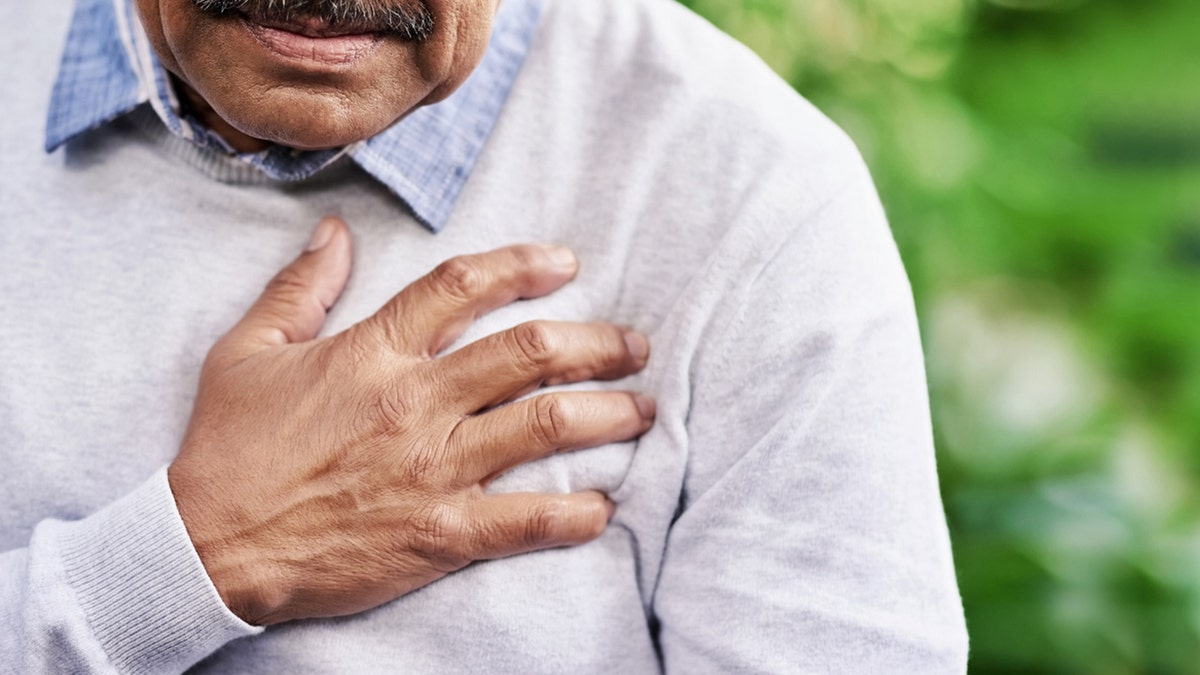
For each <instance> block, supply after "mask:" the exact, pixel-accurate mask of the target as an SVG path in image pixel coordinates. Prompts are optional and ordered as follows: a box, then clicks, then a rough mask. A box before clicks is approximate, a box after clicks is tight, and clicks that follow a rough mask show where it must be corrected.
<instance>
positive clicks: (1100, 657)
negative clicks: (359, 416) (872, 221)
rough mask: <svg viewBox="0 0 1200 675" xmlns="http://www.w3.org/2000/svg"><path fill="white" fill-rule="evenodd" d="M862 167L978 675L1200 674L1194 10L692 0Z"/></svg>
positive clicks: (1176, 4)
mask: <svg viewBox="0 0 1200 675" xmlns="http://www.w3.org/2000/svg"><path fill="white" fill-rule="evenodd" d="M680 1H681V2H683V4H685V5H687V6H689V7H691V8H692V9H694V10H696V11H697V12H699V13H700V14H702V15H704V16H706V17H708V18H709V19H710V20H711V21H713V22H714V23H716V24H717V25H718V26H720V27H721V28H723V29H724V30H726V31H727V32H729V33H731V34H733V35H734V36H735V37H737V38H738V39H740V40H741V41H743V42H745V43H746V44H748V45H749V46H750V47H752V48H753V49H754V50H755V51H757V52H758V53H759V54H760V55H761V56H762V57H763V58H764V59H765V60H766V61H767V62H768V63H769V64H770V65H771V66H772V67H774V68H775V70H776V71H777V72H778V73H779V74H780V75H781V76H783V77H784V78H785V79H787V80H788V81H789V82H790V83H791V84H792V85H793V86H794V87H795V88H796V89H797V90H799V91H800V92H801V93H802V94H803V95H804V96H805V97H807V98H808V99H810V100H811V101H813V102H814V103H816V104H817V106H818V107H820V108H821V109H822V110H824V111H825V112H826V113H827V114H828V115H829V116H830V117H832V118H833V119H834V120H835V121H837V122H838V123H839V124H841V125H842V127H843V128H845V129H846V130H847V131H848V132H849V133H850V135H851V136H852V137H853V138H854V139H855V140H856V141H857V143H858V145H859V148H860V149H861V150H862V152H863V154H864V155H865V156H866V158H867V162H868V164H870V166H871V167H872V171H873V173H874V175H875V179H876V182H877V184H878V186H879V190H880V193H881V194H882V197H883V201H884V204H885V205H886V207H887V209H888V213H889V216H890V219H891V222H892V229H893V231H894V232H895V236H896V240H897V242H898V244H899V246H900V250H901V253H902V255H903V257H904V260H905V262H906V264H907V266H908V271H909V275H910V277H911V278H912V282H913V287H914V292H915V294H916V300H917V307H918V310H919V313H920V318H921V323H922V329H923V334H924V339H925V351H926V358H927V363H928V372H929V379H930V388H931V393H932V401H933V416H934V426H935V429H936V436H937V445H938V455H939V456H938V461H939V471H940V475H941V481H942V495H943V499H944V501H945V506H946V511H947V516H948V519H949V523H950V530H951V537H952V540H953V544H954V555H955V562H956V565H957V568H958V580H959V585H960V588H961V590H962V594H963V602H964V605H965V608H966V615H967V623H968V628H969V630H970V633H971V662H970V669H971V672H972V673H1099V674H1109V673H1112V674H1124V673H1200V2H1197V0H1126V1H1118V0H743V1H742V2H740V3H738V2H731V0H680Z"/></svg>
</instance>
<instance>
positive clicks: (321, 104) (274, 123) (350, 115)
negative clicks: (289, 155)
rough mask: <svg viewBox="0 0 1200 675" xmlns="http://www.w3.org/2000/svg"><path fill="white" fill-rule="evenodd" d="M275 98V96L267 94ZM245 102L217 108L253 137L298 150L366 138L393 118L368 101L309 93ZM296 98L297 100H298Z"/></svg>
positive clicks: (323, 147) (223, 116) (230, 121)
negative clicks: (360, 103) (357, 103)
mask: <svg viewBox="0 0 1200 675" xmlns="http://www.w3.org/2000/svg"><path fill="white" fill-rule="evenodd" d="M270 98H276V97H270ZM278 98H279V99H281V100H271V101H256V102H255V103H254V104H253V105H246V101H245V100H244V99H243V100H239V101H238V102H237V103H238V105H233V106H228V107H224V108H222V107H219V106H214V108H216V110H217V113H218V114H219V115H220V116H221V117H222V118H223V119H225V120H226V121H227V122H229V124H230V125H232V126H233V127H234V128H235V129H237V130H238V131H240V132H242V133H244V134H246V135H247V136H251V137H253V138H258V139H262V140H264V141H270V142H272V143H278V144H279V145H283V146H287V147H289V148H296V149H298V150H328V149H330V148H340V147H343V146H347V145H351V144H354V143H357V142H359V141H363V140H366V139H368V138H370V137H372V136H374V135H375V134H378V133H379V132H381V131H383V130H384V129H386V128H388V127H389V126H391V125H392V124H394V123H395V122H396V119H395V118H393V117H392V116H391V115H385V114H379V112H378V108H377V107H376V106H371V105H354V104H353V99H347V98H345V97H334V98H335V100H334V101H329V100H328V99H329V97H326V96H321V95H316V94H308V95H300V96H297V95H296V94H292V95H287V96H282V97H278ZM297 99H299V100H297Z"/></svg>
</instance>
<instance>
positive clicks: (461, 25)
mask: <svg viewBox="0 0 1200 675" xmlns="http://www.w3.org/2000/svg"><path fill="white" fill-rule="evenodd" d="M427 5H428V6H429V8H430V10H431V11H433V13H434V16H435V17H436V19H437V20H438V21H440V22H442V27H441V29H439V31H438V35H437V37H436V38H435V40H433V41H431V42H430V43H429V44H426V45H425V48H424V49H422V50H421V51H422V54H421V58H420V60H419V62H418V66H419V67H420V69H421V74H422V77H424V78H425V80H426V81H427V82H430V83H431V84H433V85H434V89H433V91H432V92H431V94H430V96H429V97H428V98H427V99H426V100H425V101H422V103H424V104H429V103H436V102H437V101H440V100H442V99H444V98H446V97H447V96H449V95H450V94H452V93H453V92H454V90H455V89H457V88H458V87H459V85H461V84H462V83H463V82H464V81H465V80H466V79H467V77H468V76H469V75H470V74H471V72H472V71H474V70H475V67H476V66H477V65H479V61H480V59H482V58H483V54H484V52H486V51H487V47H488V41H489V40H490V39H491V34H492V25H493V23H494V21H495V18H496V11H497V9H498V7H499V5H500V2H499V0H428V2H427Z"/></svg>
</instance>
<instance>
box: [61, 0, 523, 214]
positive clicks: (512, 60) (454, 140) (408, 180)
mask: <svg viewBox="0 0 1200 675" xmlns="http://www.w3.org/2000/svg"><path fill="white" fill-rule="evenodd" d="M542 4H543V0H505V2H503V3H501V8H500V11H499V13H498V14H497V16H496V21H495V25H494V27H493V30H492V39H491V42H490V44H489V45H488V49H487V52H486V53H485V54H484V56H483V60H482V61H481V62H480V64H479V66H478V67H477V68H476V69H475V72H474V73H472V74H471V76H470V77H469V78H468V79H467V81H466V82H464V83H463V85H462V86H461V87H460V88H459V89H458V91H456V92H455V93H454V94H452V95H451V96H450V97H449V98H447V99H446V100H444V101H442V102H440V103H437V104H434V105H430V106H425V107H422V108H418V109H417V110H414V111H413V112H412V113H410V114H409V115H408V116H406V117H405V118H404V119H403V120H401V121H400V122H398V123H396V124H394V125H392V126H391V127H389V128H388V129H386V130H384V131H383V132H381V133H379V134H377V135H376V136H374V137H372V138H369V139H367V140H365V141H362V142H360V143H357V144H355V145H352V146H349V147H346V148H341V149H334V150H322V151H296V150H292V149H291V148H285V147H283V146H278V145H276V146H272V147H271V148H268V149H267V150H264V151H262V152H257V153H236V152H235V151H233V149H232V148H230V147H229V145H228V144H227V143H225V141H224V140H223V139H221V138H220V137H219V136H217V135H216V134H214V133H212V132H211V131H209V130H208V129H207V128H205V127H204V126H203V125H201V124H200V123H199V122H197V121H196V120H195V119H192V118H191V117H190V116H187V115H181V114H180V107H179V102H178V99H176V97H175V92H174V90H173V89H172V86H171V82H170V79H169V78H168V76H167V72H166V70H165V69H164V68H163V67H162V64H160V63H159V62H158V59H157V58H156V57H155V56H154V53H153V50H151V49H150V46H149V43H148V41H147V39H146V35H145V32H144V31H143V29H142V27H141V24H140V22H139V21H138V19H137V16H136V12H135V11H134V8H133V5H132V0H78V2H77V4H76V7H75V14H74V17H73V19H72V22H71V28H70V32H69V33H68V35H67V42H66V47H65V49H64V51H63V57H62V64H61V66H60V69H59V75H58V79H57V81H56V82H55V84H54V91H53V93H52V95H51V99H50V108H49V113H48V117H47V124H46V140H45V144H46V151H47V152H53V151H54V150H55V149H57V148H58V147H60V146H62V145H63V144H64V143H66V142H67V141H69V140H71V139H72V138H74V137H75V136H78V135H80V134H82V133H84V132H85V131H88V130H90V129H95V128H97V127H100V126H103V125H105V124H107V123H109V122H111V121H113V120H114V119H117V118H118V117H123V116H125V115H127V114H128V113H130V112H131V111H133V110H134V109H136V108H138V107H139V106H142V105H144V104H149V105H150V106H151V107H152V108H153V109H154V112H155V113H157V117H158V118H159V120H161V122H162V123H163V124H164V125H165V126H166V127H167V128H168V129H169V130H170V131H171V133H172V134H174V135H176V136H179V137H182V138H184V139H187V140H188V141H191V142H192V143H194V144H196V145H198V146H200V147H202V148H205V149H207V150H210V151H212V152H219V153H224V154H227V155H233V156H236V157H237V158H238V159H239V160H241V161H243V162H245V163H247V164H250V165H252V166H254V167H256V168H257V169H259V170H260V171H262V172H263V173H264V174H266V175H267V176H269V177H270V178H273V179H275V180H281V181H297V180H303V179H305V178H308V177H310V176H312V175H314V174H315V173H317V172H318V171H320V170H321V169H323V168H325V167H326V166H328V165H330V164H331V163H333V162H334V161H336V160H337V159H338V158H340V157H341V156H342V155H348V156H349V157H350V158H351V159H352V160H353V161H354V162H356V163H357V164H358V165H359V166H361V167H362V168H363V169H364V170H366V171H367V173H369V174H370V175H372V176H374V177H375V178H376V179H377V180H379V181H380V182H381V183H383V184H384V185H386V186H387V187H388V188H389V189H391V191H392V192H394V193H395V194H396V195H397V196H398V197H400V198H401V199H402V200H404V202H405V203H406V204H408V206H409V208H410V209H412V212H413V215H414V216H415V217H416V218H417V219H418V220H419V221H421V222H422V223H423V224H424V225H425V226H427V227H428V228H429V229H431V230H433V231H435V232H437V231H439V230H441V229H442V227H444V226H445V224H446V222H447V221H448V220H449V218H450V214H451V212H452V211H453V208H454V204H455V202H456V201H457V199H458V196H459V194H460V193H461V192H462V189H463V187H464V185H465V184H466V182H467V179H468V178H469V177H470V174H471V170H472V169H473V168H474V166H475V163H476V161H477V160H478V158H479V156H480V154H481V153H482V151H483V147H484V145H485V143H486V142H487V139H488V136H489V135H490V134H491V131H492V129H493V127H494V126H495V124H496V121H497V120H498V119H499V116H500V112H501V109H502V108H503V105H504V101H505V100H506V99H507V98H508V93H509V90H510V89H511V87H512V84H513V82H514V81H515V79H516V76H517V72H518V71H519V70H520V67H521V64H522V63H523V62H524V60H525V54H526V52H527V51H528V47H529V43H530V41H531V40H532V38H533V34H534V31H535V30H536V28H537V25H538V20H539V18H540V16H541V10H542Z"/></svg>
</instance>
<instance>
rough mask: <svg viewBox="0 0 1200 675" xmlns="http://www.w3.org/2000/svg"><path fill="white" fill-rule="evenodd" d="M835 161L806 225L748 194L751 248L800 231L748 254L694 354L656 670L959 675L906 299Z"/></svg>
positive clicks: (956, 626)
mask: <svg viewBox="0 0 1200 675" xmlns="http://www.w3.org/2000/svg"><path fill="white" fill-rule="evenodd" d="M854 160H855V162H854V165H855V168H854V169H853V170H852V172H851V173H852V174H853V175H852V178H851V179H850V180H849V182H848V184H846V185H845V186H844V187H843V189H842V190H841V191H839V192H838V193H837V195H836V196H834V197H833V198H831V199H830V200H828V201H827V202H825V204H824V206H822V207H820V208H819V209H817V211H816V212H815V213H814V214H813V215H811V216H809V217H797V216H796V215H795V214H794V213H789V212H788V211H787V201H788V200H787V198H786V194H787V193H786V188H784V190H785V191H784V192H780V191H779V190H775V191H772V190H770V189H767V190H765V192H766V193H769V194H773V195H774V196H776V197H778V196H779V195H780V194H783V195H785V197H784V199H782V200H778V199H777V200H775V201H780V202H782V204H781V205H779V206H768V207H766V208H761V209H757V210H755V211H753V212H752V213H750V214H749V215H748V216H747V217H749V218H751V219H758V220H759V221H761V222H762V223H763V227H762V228H761V229H760V231H761V232H765V231H771V230H778V229H779V228H778V227H775V226H773V225H770V224H769V223H766V221H770V220H776V221H778V220H779V219H784V218H789V217H790V218H793V219H800V220H803V222H802V223H800V225H799V226H798V227H790V228H788V229H789V230H790V232H789V233H788V234H786V235H785V236H781V237H779V241H777V242H774V241H770V240H769V239H768V238H766V237H763V238H762V239H763V240H762V241H759V242H758V243H757V244H756V245H755V248H756V249H757V250H758V251H759V252H760V253H759V254H757V255H758V256H759V257H760V259H759V260H754V259H752V258H751V256H746V261H745V263H744V265H743V269H742V273H741V274H739V276H740V277H743V278H741V279H736V278H730V279H729V280H727V283H728V284H729V287H730V288H731V291H730V294H731V295H732V296H733V297H732V298H731V301H730V302H729V304H728V307H727V308H726V310H727V311H722V312H719V313H718V314H719V316H715V317H714V320H713V321H712V322H711V333H712V334H711V335H710V337H709V338H707V339H706V340H705V342H704V344H703V345H702V346H701V347H700V348H699V350H698V356H697V358H696V362H695V364H694V366H693V373H694V375H693V400H692V405H691V408H690V414H689V418H688V422H687V426H688V434H689V438H690V458H689V464H688V468H687V474H686V477H685V483H684V495H683V499H682V504H681V507H680V512H679V514H678V516H677V518H676V520H675V522H674V523H673V525H672V527H671V530H670V532H669V534H668V540H667V547H666V553H665V556H664V559H663V568H662V571H661V575H660V578H659V583H658V585H657V587H656V591H655V595H654V599H653V611H654V614H655V617H656V619H657V620H658V621H659V626H660V628H659V640H660V646H661V649H662V656H663V660H664V665H665V668H666V670H667V672H670V673H698V672H723V673H743V672H756V673H757V672H780V673H781V672H788V673H798V672H805V673H808V672H813V673H903V672H912V673H961V672H964V671H965V668H966V646H967V645H966V631H965V626H964V621H963V614H962V604H961V600H960V598H959V595H958V589H957V585H956V582H955V576H954V568H953V564H952V560H951V554H950V546H949V537H948V533H947V527H946V522H945V516H944V513H943V510H942V504H941V500H940V497H939V493H938V484H937V475H936V467H935V463H934V453H933V441H932V432H931V425H930V416H929V408H928V399H927V393H926V384H925V376H924V366H923V358H922V353H921V346H920V338H919V335H918V329H917V324H916V316H915V312H914V308H913V304H912V295H911V290H910V287H909V284H908V281H907V278H906V276H905V273H904V270H903V268H902V266H901V264H900V261H899V256H898V255H897V252H896V249H895V244H894V241H893V240H892V237H891V234H890V231H889V230H888V227H887V223H886V219H885V217H884V215H883V211H882V209H881V208H880V206H879V202H878V198H877V197H876V194H875V190H874V187H873V185H872V183H871V180H870V177H869V175H868V174H867V172H866V169H865V167H863V166H862V164H861V160H858V158H857V155H856V154H855V155H854ZM747 236H749V235H747ZM762 251H765V254H764V253H761V252H762Z"/></svg>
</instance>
